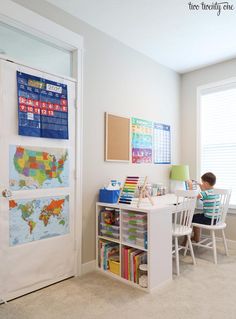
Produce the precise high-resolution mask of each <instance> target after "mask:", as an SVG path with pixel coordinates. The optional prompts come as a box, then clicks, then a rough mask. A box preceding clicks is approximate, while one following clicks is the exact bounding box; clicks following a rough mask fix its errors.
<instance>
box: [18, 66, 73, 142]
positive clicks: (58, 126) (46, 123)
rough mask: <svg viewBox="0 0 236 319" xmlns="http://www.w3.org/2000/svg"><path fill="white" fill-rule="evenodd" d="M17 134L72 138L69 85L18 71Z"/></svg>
mask: <svg viewBox="0 0 236 319" xmlns="http://www.w3.org/2000/svg"><path fill="white" fill-rule="evenodd" d="M17 92H18V133H19V135H24V136H34V137H46V138H56V139H69V134H68V99H67V85H65V84H62V83H57V82H54V81H50V80H47V79H44V78H40V77H37V76H33V75H30V74H26V73H22V72H19V71H17Z"/></svg>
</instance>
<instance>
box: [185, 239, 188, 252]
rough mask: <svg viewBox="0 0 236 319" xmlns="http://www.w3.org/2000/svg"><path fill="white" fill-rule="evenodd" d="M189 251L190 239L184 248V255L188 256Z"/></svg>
mask: <svg viewBox="0 0 236 319" xmlns="http://www.w3.org/2000/svg"><path fill="white" fill-rule="evenodd" d="M187 251H188V241H186V245H185V248H184V256H186V254H187Z"/></svg>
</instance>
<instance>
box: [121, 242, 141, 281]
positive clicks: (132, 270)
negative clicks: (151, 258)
mask: <svg viewBox="0 0 236 319" xmlns="http://www.w3.org/2000/svg"><path fill="white" fill-rule="evenodd" d="M121 256H122V257H121V258H122V266H121V276H122V277H123V278H125V279H127V280H130V281H133V282H134V283H137V284H138V283H139V265H141V264H147V252H145V251H142V250H139V249H135V248H131V247H126V246H123V247H122V249H121Z"/></svg>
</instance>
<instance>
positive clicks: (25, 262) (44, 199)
mask: <svg viewBox="0 0 236 319" xmlns="http://www.w3.org/2000/svg"><path fill="white" fill-rule="evenodd" d="M17 71H19V72H22V73H26V74H30V75H34V76H37V77H40V78H44V79H47V80H50V81H54V82H58V83H62V84H66V85H67V94H68V95H67V96H68V125H69V139H68V140H66V139H64V140H62V139H52V138H39V137H28V136H20V135H18V96H17V79H16V73H17ZM74 103H75V83H74V82H73V81H69V80H65V79H62V78H60V77H57V76H52V75H49V74H46V73H43V72H40V71H36V70H33V69H30V68H28V67H23V66H20V65H17V64H15V63H11V62H7V61H4V60H0V160H1V163H0V301H1V300H9V299H12V298H15V297H17V296H20V295H23V294H25V293H28V292H30V291H33V290H36V289H38V288H41V287H44V286H46V285H49V284H51V283H54V282H57V281H60V280H62V279H65V278H68V277H71V276H73V275H75V260H76V256H75V255H76V251H75V203H74V202H75V200H74V196H75V194H74V189H75V180H74V177H75V142H76V141H75V107H74ZM27 116H28V119H29V120H30V119H31V115H30V114H29V115H27ZM52 167H53V168H52ZM52 170H53V172H52ZM4 189H7V190H11V192H4Z"/></svg>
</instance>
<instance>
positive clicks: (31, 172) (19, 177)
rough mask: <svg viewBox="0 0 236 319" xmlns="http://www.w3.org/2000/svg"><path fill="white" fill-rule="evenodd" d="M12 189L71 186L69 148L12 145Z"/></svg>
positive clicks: (10, 172) (10, 167) (10, 153)
mask: <svg viewBox="0 0 236 319" xmlns="http://www.w3.org/2000/svg"><path fill="white" fill-rule="evenodd" d="M9 160H10V163H9V170H10V171H9V176H10V181H9V184H10V189H11V190H24V189H37V188H55V187H68V186H69V163H68V162H69V161H68V151H67V149H58V148H39V147H37V148H36V147H24V146H15V145H10V151H9Z"/></svg>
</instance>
